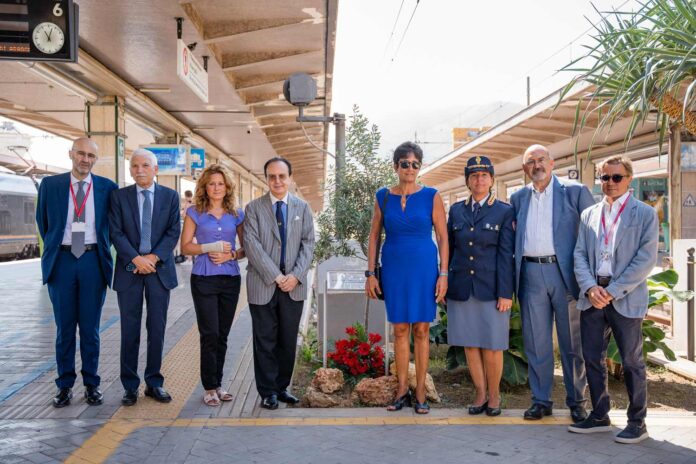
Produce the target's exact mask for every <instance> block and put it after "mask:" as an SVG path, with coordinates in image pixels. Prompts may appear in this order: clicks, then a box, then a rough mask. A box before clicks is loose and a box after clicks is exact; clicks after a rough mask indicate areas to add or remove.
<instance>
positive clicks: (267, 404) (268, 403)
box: [261, 393, 278, 410]
mask: <svg viewBox="0 0 696 464" xmlns="http://www.w3.org/2000/svg"><path fill="white" fill-rule="evenodd" d="M261 407H262V408H264V409H270V410H273V409H278V395H276V394H275V393H273V394H272V395H269V396H267V397H265V398H264V399H263V400H262V401H261Z"/></svg>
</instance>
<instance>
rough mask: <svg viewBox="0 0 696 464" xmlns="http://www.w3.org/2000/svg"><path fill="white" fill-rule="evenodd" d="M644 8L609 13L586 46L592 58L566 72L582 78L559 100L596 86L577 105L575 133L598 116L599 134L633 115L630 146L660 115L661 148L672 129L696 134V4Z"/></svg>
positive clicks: (666, 2) (659, 2) (671, 2)
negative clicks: (648, 122)
mask: <svg viewBox="0 0 696 464" xmlns="http://www.w3.org/2000/svg"><path fill="white" fill-rule="evenodd" d="M639 4H640V7H639V8H638V9H637V11H635V12H630V11H629V12H627V11H613V12H609V13H608V14H606V15H605V16H603V18H602V19H601V20H600V21H599V22H598V23H597V24H596V25H594V26H593V27H594V29H595V33H594V34H592V35H591V37H592V39H593V41H594V43H593V44H592V45H588V46H586V48H587V50H588V51H587V53H586V54H585V55H584V56H582V57H580V58H578V59H577V60H575V61H573V62H572V63H570V64H568V65H567V66H566V67H565V68H563V69H564V70H567V71H574V72H580V75H579V76H577V77H576V78H574V79H573V80H572V81H571V82H570V83H569V84H568V85H567V86H566V87H565V89H564V90H563V91H562V92H561V98H560V101H562V100H563V98H564V97H565V96H566V95H567V94H568V93H569V92H571V91H572V90H573V89H574V88H576V87H575V85H576V84H577V83H578V82H579V81H584V82H587V83H589V84H592V87H591V88H590V89H589V94H588V95H586V97H585V98H581V99H580V100H579V101H578V104H577V107H576V117H575V129H576V130H577V129H578V128H579V129H580V130H582V128H583V127H584V126H585V123H586V122H587V121H588V120H590V117H597V118H598V123H597V125H598V127H597V129H596V131H595V134H598V133H600V132H601V131H602V130H603V129H605V128H610V127H612V126H613V125H614V123H616V122H617V121H618V120H619V119H620V118H621V117H623V116H624V115H625V114H629V115H631V117H632V119H631V123H630V125H629V127H628V129H627V131H626V142H628V141H629V140H630V139H631V137H632V136H633V133H634V131H635V129H636V128H637V127H638V126H639V125H640V124H643V123H644V122H646V119H647V117H648V116H649V114H650V113H651V112H656V113H657V114H656V116H657V121H658V126H657V129H658V130H659V137H660V138H659V141H660V145H661V144H662V142H663V139H664V136H665V134H666V133H667V129H668V127H669V125H670V124H674V123H678V124H683V125H684V127H685V128H686V130H687V131H688V132H690V133H691V134H696V112H694V110H693V105H694V103H696V80H694V79H695V77H696V4H695V3H694V1H693V0H647V1H642V2H640V3H639ZM586 63H587V64H586ZM559 103H560V102H559ZM588 103H596V104H588ZM593 124H594V123H593ZM590 148H591V147H590ZM588 156H589V153H588Z"/></svg>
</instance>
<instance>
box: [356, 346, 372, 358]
mask: <svg viewBox="0 0 696 464" xmlns="http://www.w3.org/2000/svg"><path fill="white" fill-rule="evenodd" d="M371 349H372V347H371V346H370V344H369V343H361V344H360V346H358V354H359V355H360V356H368V355H369V354H370V350H371Z"/></svg>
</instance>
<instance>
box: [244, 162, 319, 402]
mask: <svg viewBox="0 0 696 464" xmlns="http://www.w3.org/2000/svg"><path fill="white" fill-rule="evenodd" d="M263 172H264V175H265V177H266V182H267V183H268V188H269V189H270V192H269V193H267V194H266V195H264V196H262V197H260V198H257V199H256V200H254V201H252V202H251V203H249V204H248V205H247V207H246V210H245V212H246V214H245V219H244V250H246V254H247V258H248V260H249V265H248V267H247V297H248V298H249V310H250V312H251V319H252V326H253V329H252V330H253V334H254V375H255V378H256V389H257V390H258V392H259V395H261V398H263V400H262V403H261V407H263V408H266V409H276V408H277V407H278V400H280V401H283V402H284V403H291V404H294V403H297V402H298V401H299V400H298V399H297V398H296V397H295V396H293V395H292V394H291V393H289V392H288V391H287V387H288V385H290V379H291V377H292V371H293V369H294V367H295V349H296V346H297V331H298V328H299V325H300V318H301V316H302V307H303V301H304V300H305V299H306V298H307V289H308V288H309V282H307V272H308V271H309V267H310V265H311V264H312V256H313V254H314V220H313V218H312V212H311V210H310V209H309V205H308V204H307V203H306V202H304V201H302V200H301V199H299V198H297V197H296V196H295V195H292V194H291V193H289V192H288V187H289V186H290V183H291V181H292V180H291V179H292V178H291V176H292V166H291V165H290V162H289V161H288V160H286V159H285V158H271V159H270V160H268V161H267V162H266V164H265V165H264V167H263Z"/></svg>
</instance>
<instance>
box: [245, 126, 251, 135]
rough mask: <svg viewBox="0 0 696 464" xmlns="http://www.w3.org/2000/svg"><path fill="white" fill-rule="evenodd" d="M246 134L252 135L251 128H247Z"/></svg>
mask: <svg viewBox="0 0 696 464" xmlns="http://www.w3.org/2000/svg"><path fill="white" fill-rule="evenodd" d="M246 133H247V134H251V126H247V128H246Z"/></svg>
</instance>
